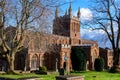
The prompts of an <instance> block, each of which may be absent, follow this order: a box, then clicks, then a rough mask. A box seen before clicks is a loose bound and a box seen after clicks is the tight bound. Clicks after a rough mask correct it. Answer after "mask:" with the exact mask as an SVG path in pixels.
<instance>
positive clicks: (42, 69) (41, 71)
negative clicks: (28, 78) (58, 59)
mask: <svg viewBox="0 0 120 80" xmlns="http://www.w3.org/2000/svg"><path fill="white" fill-rule="evenodd" d="M35 73H36V74H47V68H46V67H45V66H42V67H39V70H36V71H35Z"/></svg>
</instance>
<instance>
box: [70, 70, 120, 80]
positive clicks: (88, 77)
mask: <svg viewBox="0 0 120 80" xmlns="http://www.w3.org/2000/svg"><path fill="white" fill-rule="evenodd" d="M72 74H74V75H84V76H85V80H120V73H108V72H95V71H88V72H81V73H72Z"/></svg>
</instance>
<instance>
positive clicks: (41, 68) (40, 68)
mask: <svg viewBox="0 0 120 80" xmlns="http://www.w3.org/2000/svg"><path fill="white" fill-rule="evenodd" d="M39 71H47V68H46V67H45V66H42V67H39Z"/></svg>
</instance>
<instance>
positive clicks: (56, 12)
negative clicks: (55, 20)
mask: <svg viewBox="0 0 120 80" xmlns="http://www.w3.org/2000/svg"><path fill="white" fill-rule="evenodd" d="M55 17H58V6H56V10H55Z"/></svg>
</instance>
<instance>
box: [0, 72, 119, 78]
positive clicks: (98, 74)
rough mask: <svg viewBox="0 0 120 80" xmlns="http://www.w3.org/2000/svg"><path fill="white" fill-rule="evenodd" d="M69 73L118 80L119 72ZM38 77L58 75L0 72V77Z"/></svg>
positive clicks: (55, 74)
mask: <svg viewBox="0 0 120 80" xmlns="http://www.w3.org/2000/svg"><path fill="white" fill-rule="evenodd" d="M70 75H84V76H85V80H120V73H114V74H112V73H108V72H94V71H87V72H79V73H71V74H70ZM33 76H34V77H40V80H55V76H58V73H53V74H52V73H49V74H48V75H36V74H19V75H6V74H4V75H3V74H0V77H9V78H15V79H17V78H21V77H33Z"/></svg>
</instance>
